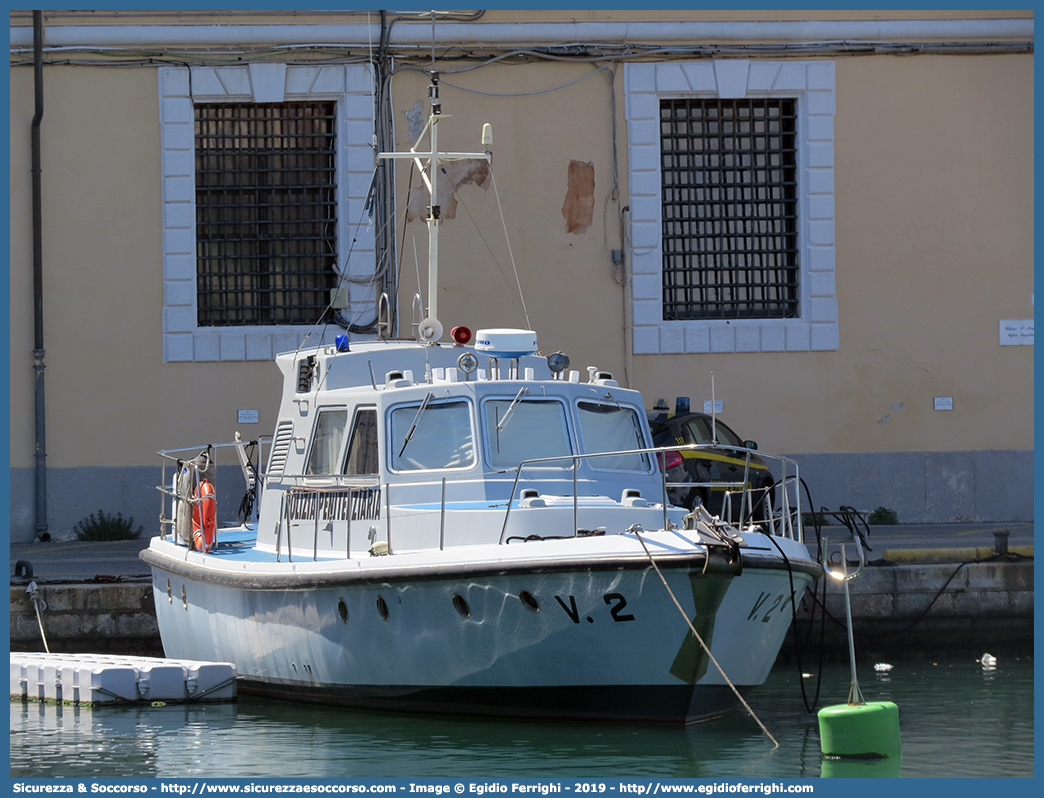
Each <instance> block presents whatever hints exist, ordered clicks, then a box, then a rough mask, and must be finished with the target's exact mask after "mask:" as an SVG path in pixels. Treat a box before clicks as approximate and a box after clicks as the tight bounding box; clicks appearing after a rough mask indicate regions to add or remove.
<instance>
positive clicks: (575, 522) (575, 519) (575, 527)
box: [573, 455, 580, 538]
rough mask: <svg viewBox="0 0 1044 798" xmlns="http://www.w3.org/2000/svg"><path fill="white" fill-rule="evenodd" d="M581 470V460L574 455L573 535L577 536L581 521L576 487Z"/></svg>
mask: <svg viewBox="0 0 1044 798" xmlns="http://www.w3.org/2000/svg"><path fill="white" fill-rule="evenodd" d="M579 470H580V460H579V458H578V457H577V456H576V455H574V456H573V537H574V538H575V537H576V536H577V535H578V534H579V529H580V521H579V518H578V516H579V514H580V513H579V508H578V507H577V505H578V504H579V502H580V497H579V495H578V490H577V487H576V472H577V471H579Z"/></svg>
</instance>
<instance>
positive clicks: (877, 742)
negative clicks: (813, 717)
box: [819, 701, 902, 759]
mask: <svg viewBox="0 0 1044 798" xmlns="http://www.w3.org/2000/svg"><path fill="white" fill-rule="evenodd" d="M819 746H820V749H821V750H822V752H823V756H826V757H860V758H864V759H873V758H884V757H898V756H900V755H901V753H902V746H901V743H900V739H899V707H897V706H896V705H895V704H893V703H892V702H891V701H868V702H866V703H863V704H837V705H836V706H832V707H823V708H822V709H821V710H819Z"/></svg>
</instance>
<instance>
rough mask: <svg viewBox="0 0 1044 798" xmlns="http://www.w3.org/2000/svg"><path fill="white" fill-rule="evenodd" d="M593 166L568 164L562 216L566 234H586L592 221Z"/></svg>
mask: <svg viewBox="0 0 1044 798" xmlns="http://www.w3.org/2000/svg"><path fill="white" fill-rule="evenodd" d="M594 187H595V178H594V164H593V163H590V162H587V163H585V162H583V161H570V162H569V187H568V188H567V189H566V198H565V203H563V205H562V215H563V216H564V217H565V220H566V232H568V233H573V234H574V235H580V234H581V233H586V232H587V228H589V227H590V226H591V221H592V220H593V219H594Z"/></svg>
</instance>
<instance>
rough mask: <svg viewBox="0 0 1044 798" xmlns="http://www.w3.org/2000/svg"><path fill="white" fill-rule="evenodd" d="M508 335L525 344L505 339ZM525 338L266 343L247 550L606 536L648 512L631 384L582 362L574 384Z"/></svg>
mask: <svg viewBox="0 0 1044 798" xmlns="http://www.w3.org/2000/svg"><path fill="white" fill-rule="evenodd" d="M522 332H524V333H525V334H526V335H528V336H530V337H532V342H531V343H529V344H526V345H524V346H522V348H519V344H518V342H517V340H515V339H516V338H517V337H518V333H522ZM498 334H499V335H498ZM535 351H536V341H535V336H534V335H533V333H530V332H528V331H480V332H479V334H478V340H477V342H476V345H475V347H474V348H467V347H464V346H461V345H447V344H420V343H412V342H401V341H398V342H392V341H388V342H384V341H376V342H366V343H361V344H352V345H350V346H345V347H344V351H339V350H338V347H321V348H313V349H310V350H300V351H298V352H294V353H286V354H282V355H279V356H278V357H277V363H278V365H279V367H280V369H281V370H282V372H283V375H284V390H283V396H282V401H281V405H280V412H279V421H278V423H277V426H276V431H275V435H274V437H273V442H272V449H271V453H270V456H269V461H268V468H267V470H266V473H265V474H264V476H263V488H264V490H263V492H262V499H261V504H260V516H259V524H258V529H259V537H258V545H259V547H271V548H272V549H273V550H275V551H277V552H280V551H282V552H287V551H289V552H291V556H301V555H300V553H299V551H298V550H300V552H303V553H306V554H311V555H313V556H318V555H319V554H322V553H325V554H326V555H327V556H333V555H336V556H340V557H344V556H349V557H352V556H359V555H363V556H365V555H366V554H367V553H370V552H372V553H375V554H376V553H382V554H383V553H385V552H386V551H388V550H391V551H393V552H401V551H413V550H419V549H432V548H439V549H442V548H447V547H452V546H461V545H480V544H489V543H497V542H498V540H496V539H492V540H491V539H490V537H491V534H496V533H499V535H500V539H499V542H501V543H504V542H514V541H516V540H525V539H546V538H547V537H574V536H576V535H578V534H605V533H608V534H613V533H618V532H621V531H623V530H624V529H626V528H627V527H628V526H630V525H631V524H632V523H636V522H639V521H640V520H641V519H643V518H645V517H646V516H649V515H650V514H652V515H654V516H656V517H658V522H657V525H662V524H663V514H664V508H663V505H662V494H663V482H662V477H661V474H660V470H659V468H658V466H657V463H656V459H655V457H654V456H653V455H652V454H650V453H649V452H648V451H640V450H647V449H649V448H650V447H651V446H652V441H651V438H650V434H649V430H648V424H647V422H646V420H645V413H644V411H643V405H642V399H641V395H640V394H639V393H638V392H637V391H632V390H627V389H624V388H621V387H620V386H619V384H618V383H617V382H616V381H615V380H614V379H612V375H610V374H607V373H605V372H599V371H597V370H596V369H589V370H588V375H587V380H586V381H584V382H581V380H580V374H579V372H577V371H571V372H566V371H565V368H564V367H563V366H564V365H565V364H567V363H568V359H566V358H564V356H562V355H560V354H556V355H552V356H551V358H545V357H542V356H538V355H536V354H535ZM553 368H554V369H555V370H552V369H553ZM509 502H510V506H509ZM658 503H659V504H658ZM536 508H541V509H542V510H544V512H541V513H540V514H539V515H537V514H535V513H531V512H527V511H531V510H534V509H536ZM620 510H624V511H625V512H622V513H621V512H619V511H620ZM548 511H551V512H548ZM494 515H496V516H502V517H503V519H504V521H503V523H490V517H491V516H494ZM490 530H493V533H491V531H490Z"/></svg>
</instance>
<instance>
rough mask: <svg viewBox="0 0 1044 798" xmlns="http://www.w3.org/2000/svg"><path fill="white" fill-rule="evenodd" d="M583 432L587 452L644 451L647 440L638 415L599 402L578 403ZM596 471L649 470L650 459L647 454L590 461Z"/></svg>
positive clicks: (588, 459)
mask: <svg viewBox="0 0 1044 798" xmlns="http://www.w3.org/2000/svg"><path fill="white" fill-rule="evenodd" d="M577 413H578V416H579V419H580V432H581V434H582V435H583V440H584V451H585V452H587V453H588V454H591V453H593V452H622V451H630V450H632V449H644V448H645V438H644V436H643V435H642V431H641V430H642V427H641V425H640V424H639V422H638V414H637V413H636V412H635V411H634V410H633V409H631V408H630V407H621V406H620V405H618V404H611V405H608V404H601V403H599V402H578V403H577ZM587 462H588V464H589V465H590V466H591V467H592V468H597V469H600V470H611V471H648V470H649V457H648V455H646V454H618V455H612V456H607V457H590V458H587Z"/></svg>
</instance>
